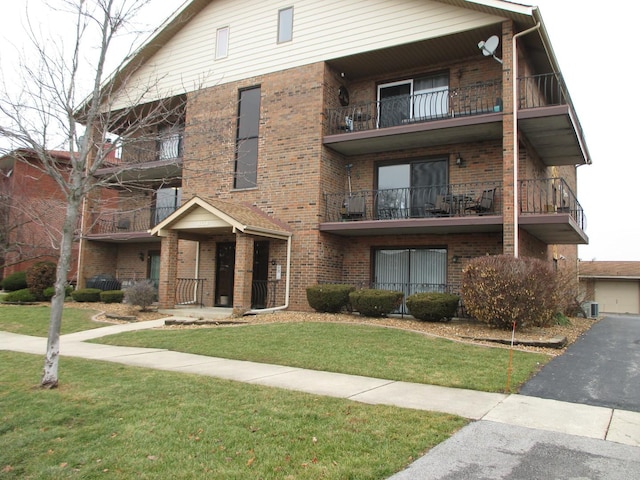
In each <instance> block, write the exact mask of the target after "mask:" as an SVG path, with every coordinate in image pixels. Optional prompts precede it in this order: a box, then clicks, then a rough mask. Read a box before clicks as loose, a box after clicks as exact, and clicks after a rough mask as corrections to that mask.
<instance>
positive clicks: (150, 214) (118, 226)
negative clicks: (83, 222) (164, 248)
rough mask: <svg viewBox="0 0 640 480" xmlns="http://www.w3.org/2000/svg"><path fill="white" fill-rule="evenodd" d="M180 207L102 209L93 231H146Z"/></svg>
mask: <svg viewBox="0 0 640 480" xmlns="http://www.w3.org/2000/svg"><path fill="white" fill-rule="evenodd" d="M177 208H178V207H176V206H172V207H146V208H136V209H134V210H124V211H110V212H107V211H102V212H99V213H98V218H97V219H96V220H95V222H94V225H93V228H92V229H91V233H93V234H111V233H129V232H146V231H147V230H149V229H151V228H153V227H155V226H156V225H158V224H159V223H160V222H161V221H162V220H164V219H165V218H167V217H168V216H169V215H171V214H172V213H173V212H175V211H176V209H177Z"/></svg>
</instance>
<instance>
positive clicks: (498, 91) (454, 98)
mask: <svg viewBox="0 0 640 480" xmlns="http://www.w3.org/2000/svg"><path fill="white" fill-rule="evenodd" d="M501 111H502V82H500V81H499V80H495V81H492V82H486V83H479V84H476V85H471V86H467V87H460V88H456V89H451V90H450V89H445V90H440V91H434V92H428V93H419V94H414V95H400V96H396V97H390V98H385V99H383V100H380V101H376V102H370V103H360V104H357V105H353V106H348V107H340V108H333V109H328V110H327V120H328V134H329V135H333V134H338V133H347V132H354V131H364V130H373V129H377V128H385V127H393V126H398V125H408V124H412V123H419V122H428V121H433V120H442V119H444V118H452V117H464V116H471V115H481V114H486V113H495V112H501Z"/></svg>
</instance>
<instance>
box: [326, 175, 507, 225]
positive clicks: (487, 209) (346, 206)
mask: <svg viewBox="0 0 640 480" xmlns="http://www.w3.org/2000/svg"><path fill="white" fill-rule="evenodd" d="M325 212H326V213H325V218H326V220H325V221H327V222H339V221H357V220H401V219H409V218H435V217H461V216H476V215H492V214H496V213H500V212H502V188H501V183H500V182H469V183H456V184H448V185H433V186H429V187H408V188H392V189H385V190H360V191H354V192H352V193H348V192H347V193H336V194H325Z"/></svg>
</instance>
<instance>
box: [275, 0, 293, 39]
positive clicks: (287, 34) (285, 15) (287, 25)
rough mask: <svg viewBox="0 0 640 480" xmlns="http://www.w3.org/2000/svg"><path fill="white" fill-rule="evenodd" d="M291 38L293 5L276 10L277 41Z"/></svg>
mask: <svg viewBox="0 0 640 480" xmlns="http://www.w3.org/2000/svg"><path fill="white" fill-rule="evenodd" d="M292 39H293V7H288V8H283V9H282V10H278V43H283V42H290V41H291V40H292Z"/></svg>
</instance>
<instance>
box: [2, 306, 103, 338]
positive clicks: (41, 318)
mask: <svg viewBox="0 0 640 480" xmlns="http://www.w3.org/2000/svg"><path fill="white" fill-rule="evenodd" d="M50 313H51V309H50V308H49V306H48V305H38V306H27V305H2V306H0V330H4V331H5V332H12V333H19V334H21V335H32V336H34V337H46V336H47V332H48V331H49V315H50ZM62 313H63V314H62V325H61V327H60V333H61V334H62V335H65V334H67V333H74V332H81V331H83V330H89V329H92V328H99V327H104V326H105V324H104V323H98V322H94V321H92V320H91V316H92V315H95V314H96V313H97V312H95V311H93V310H83V309H78V308H69V307H65V308H64V310H63V312H62Z"/></svg>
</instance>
